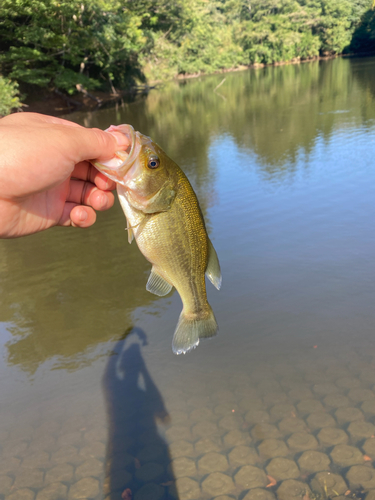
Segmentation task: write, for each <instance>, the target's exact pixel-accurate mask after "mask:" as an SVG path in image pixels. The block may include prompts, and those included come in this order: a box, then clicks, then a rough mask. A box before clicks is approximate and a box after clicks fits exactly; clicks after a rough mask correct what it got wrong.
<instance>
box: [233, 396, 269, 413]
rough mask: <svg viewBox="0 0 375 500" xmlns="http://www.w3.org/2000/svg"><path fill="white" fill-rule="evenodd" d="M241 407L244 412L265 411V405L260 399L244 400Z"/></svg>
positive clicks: (250, 398)
mask: <svg viewBox="0 0 375 500" xmlns="http://www.w3.org/2000/svg"><path fill="white" fill-rule="evenodd" d="M239 407H240V408H241V409H242V410H244V411H248V410H264V403H263V401H262V400H261V399H260V398H258V397H249V398H243V399H241V401H240V402H239Z"/></svg>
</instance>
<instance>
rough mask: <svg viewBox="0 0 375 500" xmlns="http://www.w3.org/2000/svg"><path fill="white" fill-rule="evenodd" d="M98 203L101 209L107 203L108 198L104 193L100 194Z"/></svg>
mask: <svg viewBox="0 0 375 500" xmlns="http://www.w3.org/2000/svg"><path fill="white" fill-rule="evenodd" d="M99 205H100V208H101V209H104V208H106V207H107V205H108V198H107V196H106V195H105V194H102V195H101V196H100V198H99Z"/></svg>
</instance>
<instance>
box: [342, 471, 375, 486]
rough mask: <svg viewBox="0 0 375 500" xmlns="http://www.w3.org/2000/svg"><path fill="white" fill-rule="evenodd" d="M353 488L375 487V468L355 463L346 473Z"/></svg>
mask: <svg viewBox="0 0 375 500" xmlns="http://www.w3.org/2000/svg"><path fill="white" fill-rule="evenodd" d="M346 479H347V480H348V482H349V487H350V488H351V489H357V488H362V489H364V490H370V489H374V488H375V470H374V469H373V468H372V467H367V466H366V465H355V466H354V467H351V468H350V469H349V471H348V472H347V474H346Z"/></svg>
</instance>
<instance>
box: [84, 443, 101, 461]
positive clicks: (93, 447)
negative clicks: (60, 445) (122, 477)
mask: <svg viewBox="0 0 375 500" xmlns="http://www.w3.org/2000/svg"><path fill="white" fill-rule="evenodd" d="M105 453H106V446H105V444H104V443H102V442H101V441H93V442H92V443H89V444H87V445H86V446H83V447H82V448H81V449H80V450H79V453H78V456H79V458H80V459H82V460H86V459H87V458H104V457H105Z"/></svg>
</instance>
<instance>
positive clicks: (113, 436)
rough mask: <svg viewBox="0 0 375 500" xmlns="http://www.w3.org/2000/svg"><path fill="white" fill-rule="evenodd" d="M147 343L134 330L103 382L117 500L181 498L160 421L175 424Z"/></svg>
mask: <svg viewBox="0 0 375 500" xmlns="http://www.w3.org/2000/svg"><path fill="white" fill-rule="evenodd" d="M145 345H147V337H146V334H145V333H144V331H143V330H141V329H140V328H129V329H128V330H127V331H126V332H125V334H124V335H123V337H122V338H121V339H120V340H119V341H118V342H117V344H116V345H115V348H114V350H113V353H112V356H111V357H110V358H109V361H108V364H107V368H106V371H105V374H104V378H103V386H104V393H105V398H106V405H107V418H108V425H109V436H108V445H107V457H106V479H105V485H104V489H105V494H106V495H107V494H108V495H109V496H108V497H107V496H106V498H110V499H111V500H115V499H116V500H120V499H121V498H123V499H124V500H128V499H130V498H134V495H135V498H136V499H139V500H141V499H147V500H151V499H154V498H155V499H157V500H162V499H167V498H174V499H175V498H177V496H176V493H175V491H174V489H173V491H174V494H173V497H169V496H168V495H169V493H168V492H169V491H170V487H172V485H173V483H174V477H173V473H172V471H170V470H169V468H168V464H169V462H170V457H169V453H168V446H167V444H166V442H165V441H164V439H163V438H162V437H161V436H160V435H159V433H158V429H157V421H158V420H159V421H161V422H163V423H164V424H167V423H168V422H169V415H168V413H167V411H166V408H165V405H164V402H163V398H162V396H161V394H160V392H159V390H158V388H157V387H156V385H155V384H154V382H153V380H152V378H151V376H150V374H149V372H148V370H147V367H146V365H145V362H144V359H143V357H142V351H141V346H145Z"/></svg>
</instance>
